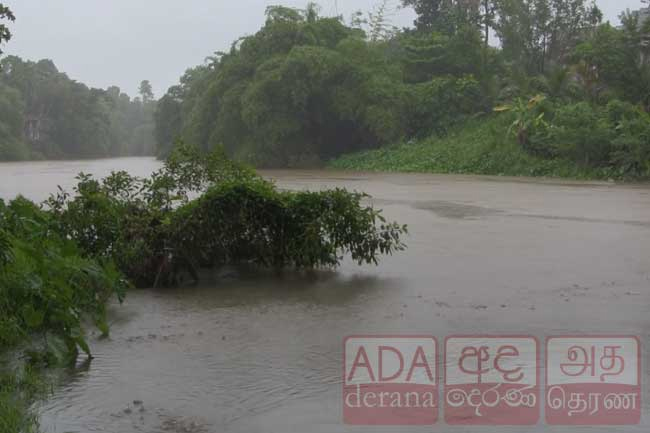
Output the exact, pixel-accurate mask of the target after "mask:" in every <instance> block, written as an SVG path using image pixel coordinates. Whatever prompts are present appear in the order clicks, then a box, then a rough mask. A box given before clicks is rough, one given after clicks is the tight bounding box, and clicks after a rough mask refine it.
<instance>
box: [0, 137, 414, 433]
mask: <svg viewBox="0 0 650 433" xmlns="http://www.w3.org/2000/svg"><path fill="white" fill-rule="evenodd" d="M78 180H79V183H78V185H77V186H76V187H75V189H74V192H73V193H72V194H69V193H67V192H65V191H62V190H60V191H59V192H58V193H57V194H55V195H52V196H51V197H50V199H49V200H47V202H45V203H44V204H43V206H37V205H35V204H34V203H32V202H30V201H28V200H27V199H24V198H21V197H19V198H17V199H15V200H13V201H11V202H10V203H8V204H5V203H4V202H2V201H0V357H3V359H4V358H6V356H7V351H8V349H11V348H16V347H17V346H19V347H20V353H24V354H25V355H26V356H24V357H23V359H22V362H18V363H17V366H16V367H12V366H11V363H10V362H3V363H2V367H1V368H0V433H9V432H11V433H15V432H17V431H28V429H29V428H30V427H31V426H33V423H32V421H33V420H32V419H31V418H30V416H29V412H28V411H27V409H26V408H27V407H28V406H27V404H26V402H27V401H28V400H29V399H30V398H31V396H32V393H33V392H34V391H33V390H34V382H33V380H32V379H31V378H32V377H33V376H31V375H30V371H32V370H31V369H33V368H40V367H43V366H52V365H61V364H69V363H70V362H74V360H75V359H76V358H77V354H78V351H79V349H81V350H82V351H83V352H85V353H86V354H87V355H88V356H90V348H89V346H88V343H87V342H86V339H85V337H84V330H83V327H82V324H83V323H84V322H85V320H83V319H84V318H86V317H87V318H91V319H92V322H93V323H94V324H95V325H96V326H97V328H98V329H99V330H100V331H101V334H103V335H107V334H108V332H109V329H108V325H107V321H106V308H105V305H106V302H107V301H108V300H109V299H110V298H111V297H114V296H116V297H117V298H118V299H120V300H121V299H122V297H123V296H124V295H125V293H126V289H127V288H128V287H130V286H132V285H135V286H146V287H151V286H154V287H157V286H160V285H177V284H180V283H181V282H184V281H182V280H184V279H185V277H189V278H191V279H192V280H194V281H196V280H197V279H198V278H199V274H198V271H199V270H200V269H202V268H213V267H216V266H219V265H223V264H234V263H247V264H253V265H257V266H261V267H267V268H275V269H281V268H291V269H313V268H319V267H335V266H337V265H338V264H339V263H340V261H341V260H342V258H343V256H344V255H345V254H349V255H350V257H351V258H352V259H353V260H355V261H356V262H358V263H359V264H362V263H375V264H376V263H378V260H379V256H380V255H382V254H392V253H393V252H395V251H400V250H403V249H404V244H403V243H402V241H401V235H402V234H403V233H405V231H406V227H404V226H399V225H397V224H396V223H390V222H386V221H385V220H384V218H383V217H382V216H381V213H380V211H377V210H375V209H373V208H372V207H368V206H365V205H363V204H362V200H363V199H364V197H365V196H364V195H363V194H358V193H350V192H347V191H345V190H340V189H337V190H331V191H322V192H306V191H305V192H282V191H279V190H277V189H276V188H275V186H274V185H273V184H272V183H270V182H268V181H265V180H263V179H262V178H260V177H259V176H257V175H256V174H255V173H254V171H252V170H251V169H248V168H246V167H244V166H241V165H239V164H235V163H233V162H231V161H229V160H228V159H226V158H224V156H223V154H222V152H220V151H219V150H217V151H215V152H213V153H211V154H210V155H205V154H203V153H201V152H200V151H199V150H198V149H196V148H193V147H190V146H185V145H182V144H181V145H179V146H178V147H176V148H175V149H174V150H173V151H172V152H171V153H170V156H169V158H168V160H167V161H166V163H165V165H164V168H162V169H161V170H159V171H157V172H156V173H154V174H153V175H152V177H151V178H147V179H140V178H135V177H132V176H130V175H128V174H127V173H124V172H118V173H113V174H111V175H110V176H109V177H107V178H106V179H103V180H101V181H100V180H95V179H93V178H92V177H91V176H89V175H85V174H80V175H79V176H78Z"/></svg>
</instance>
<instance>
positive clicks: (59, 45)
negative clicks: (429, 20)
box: [0, 0, 641, 96]
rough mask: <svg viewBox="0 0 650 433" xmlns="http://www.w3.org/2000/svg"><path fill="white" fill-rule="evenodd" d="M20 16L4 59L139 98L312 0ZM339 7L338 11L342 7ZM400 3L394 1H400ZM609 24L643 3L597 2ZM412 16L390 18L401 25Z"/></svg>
mask: <svg viewBox="0 0 650 433" xmlns="http://www.w3.org/2000/svg"><path fill="white" fill-rule="evenodd" d="M0 1H2V2H3V3H4V4H5V5H7V6H9V7H10V8H11V9H12V10H13V11H14V13H15V15H16V23H15V24H13V25H11V29H12V32H13V33H14V37H13V39H12V40H11V42H10V43H9V44H8V45H6V46H5V47H4V51H5V53H6V54H16V55H19V56H21V57H23V58H26V59H30V60H37V59H41V58H49V59H52V60H53V61H54V63H55V64H56V65H57V67H58V68H59V69H60V70H62V71H64V72H67V73H68V75H69V76H70V77H71V78H73V79H75V80H79V81H82V82H84V83H86V84H88V85H90V86H93V87H102V88H106V87H108V86H110V85H117V86H119V87H121V88H122V89H123V90H124V91H126V92H128V93H129V94H131V95H134V94H135V92H136V89H137V87H138V84H139V83H140V81H142V80H143V79H148V80H150V81H151V83H152V84H153V87H154V91H155V93H156V95H157V96H160V95H162V94H163V93H164V92H165V91H166V90H167V88H168V87H169V86H171V85H173V84H175V83H176V82H177V81H178V78H179V77H180V75H181V74H182V73H183V72H184V71H185V69H187V68H188V67H190V66H194V65H197V64H200V63H202V62H203V60H204V59H205V57H206V56H209V55H211V54H212V53H213V52H215V51H221V50H226V49H228V48H229V47H230V44H231V42H232V41H233V40H235V39H237V38H238V37H240V36H242V35H245V34H252V33H254V32H255V31H256V30H258V29H259V28H260V27H261V25H262V24H263V23H264V10H265V9H266V6H268V5H272V4H283V5H287V6H294V7H304V6H305V4H307V1H308V0H270V1H269V0H0ZM318 3H319V4H320V5H321V7H322V11H321V13H322V14H323V15H335V14H336V11H337V7H338V13H339V14H342V15H343V16H344V17H345V18H346V19H347V18H348V17H349V16H350V15H351V14H352V12H354V11H356V10H364V11H368V10H371V9H372V7H373V5H374V4H376V3H377V0H338V2H336V1H335V0H321V1H320V2H318ZM337 3H338V6H337ZM397 3H398V0H395V4H397ZM597 3H598V5H599V6H600V7H601V9H603V12H604V13H605V17H606V19H609V20H612V21H613V22H614V21H618V20H617V19H616V17H617V16H618V14H619V13H620V12H621V11H623V10H624V9H625V8H630V9H638V8H639V7H640V4H641V2H640V0H598V1H597ZM412 22H413V12H412V11H410V10H402V11H399V12H398V13H396V14H395V15H394V17H393V23H394V24H395V25H397V26H399V27H403V26H409V25H411V23H412Z"/></svg>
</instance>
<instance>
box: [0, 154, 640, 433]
mask: <svg viewBox="0 0 650 433" xmlns="http://www.w3.org/2000/svg"><path fill="white" fill-rule="evenodd" d="M158 166H159V163H158V162H157V161H155V160H153V159H148V158H123V159H114V160H99V161H83V162H77V161H71V162H26V163H3V164H0V197H3V198H5V199H6V198H9V197H13V196H15V195H16V194H23V195H25V196H26V197H28V198H31V199H35V200H43V199H45V198H46V197H47V196H48V194H49V193H51V192H54V191H55V189H56V186H57V185H62V186H64V187H66V188H68V189H69V188H70V187H71V185H73V184H74V180H73V177H74V175H75V174H76V173H77V172H79V171H84V172H87V173H93V174H97V175H105V174H107V173H108V172H110V171H111V170H126V171H128V172H130V173H132V174H136V175H147V174H148V173H150V172H151V171H152V170H154V169H155V168H156V167H158ZM262 174H263V175H264V176H266V177H268V178H271V179H274V180H275V181H276V182H277V184H278V186H279V187H281V188H286V189H321V188H330V187H345V188H349V189H354V190H359V191H364V192H367V193H369V194H371V195H372V196H373V199H372V200H373V202H374V204H375V205H376V206H377V207H381V208H383V209H384V213H385V215H386V216H387V217H388V218H390V219H396V220H398V221H399V222H400V223H405V224H408V225H409V231H410V234H409V236H408V237H407V239H406V241H407V244H408V250H407V251H405V252H403V253H399V254H397V255H395V256H392V257H387V258H384V259H383V260H382V261H381V263H380V265H379V266H378V267H374V266H363V267H357V266H356V265H354V264H352V263H350V262H349V261H346V262H345V263H344V264H343V266H342V267H341V268H340V269H338V270H336V271H319V272H314V273H310V274H308V275H304V274H294V273H290V272H288V273H285V274H284V275H281V276H278V275H276V274H272V275H269V274H265V273H259V272H252V271H250V270H245V269H222V270H219V271H218V272H215V275H214V278H212V279H208V280H207V281H206V282H205V283H203V284H201V285H200V286H199V287H192V288H182V289H171V290H138V291H132V292H131V293H129V295H128V297H127V299H126V302H125V303H124V304H123V305H121V306H120V305H112V306H111V311H110V314H111V325H112V328H111V329H112V330H111V337H110V339H108V340H98V339H97V338H95V337H92V336H91V338H90V340H91V342H92V350H93V352H94V355H95V359H94V360H93V361H92V363H90V364H83V363H82V364H80V365H79V367H78V368H77V369H75V370H74V371H70V372H68V373H67V374H66V375H65V377H64V378H63V379H62V381H61V382H62V383H61V385H60V386H58V387H56V388H55V389H54V392H53V395H51V396H50V398H48V399H47V400H46V401H44V402H41V403H39V404H38V407H37V408H38V412H39V414H40V416H41V423H42V427H43V430H44V431H46V432H55V433H63V432H116V433H117V432H119V433H131V432H192V433H197V432H241V433H257V432H259V433H291V432H295V433H319V432H322V433H332V432H358V431H373V432H375V431H379V432H395V431H400V432H401V431H404V432H430V431H435V432H447V431H449V432H462V431H481V432H485V431H487V432H491V431H494V432H512V433H515V432H547V431H548V432H558V433H559V432H571V431H589V432H591V431H594V432H596V431H598V432H613V431H616V432H619V431H620V432H647V431H649V426H650V419H648V418H647V417H644V418H643V420H642V422H641V425H640V426H630V427H602V428H597V427H583V428H574V429H571V428H564V427H549V426H545V425H543V423H542V422H541V421H540V424H538V425H537V426H531V427H498V428H494V429H490V428H480V427H479V428H478V430H477V429H476V428H469V427H452V426H447V425H445V423H444V422H442V421H439V422H438V424H437V425H436V426H434V427H431V426H429V427H409V428H406V427H400V428H395V427H371V428H369V429H364V428H360V427H351V426H346V425H344V424H343V423H342V420H341V410H342V409H341V405H342V404H341V382H342V377H341V376H342V373H341V371H342V365H341V358H342V352H343V339H344V337H345V336H347V335H359V334H427V335H428V334H430V335H434V336H436V337H437V339H438V340H439V342H441V343H442V342H443V341H444V338H445V337H446V336H448V335H452V334H517V335H519V334H530V335H534V336H536V337H538V338H539V340H540V341H542V342H543V341H544V338H545V337H546V336H549V335H556V334H603V333H604V334H634V335H638V336H639V337H640V338H641V342H642V351H643V359H644V360H647V359H648V356H647V355H648V351H647V347H648V346H649V343H650V187H649V186H648V185H617V184H613V183H589V182H570V181H558V180H532V179H513V178H493V177H474V176H442V175H425V174H368V173H342V172H331V171H264V172H263V173H262ZM641 371H642V374H641V376H642V377H643V381H644V383H645V384H647V383H649V379H650V363H648V362H646V363H644V364H643V365H642V370H641ZM642 398H643V410H644V412H646V413H647V411H648V408H649V407H650V405H649V402H650V394H649V392H648V388H647V387H646V388H645V389H644V391H643V392H642ZM134 401H137V404H134V403H133V402H134ZM140 401H141V402H142V403H141V404H140Z"/></svg>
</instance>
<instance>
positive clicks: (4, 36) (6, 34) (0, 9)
mask: <svg viewBox="0 0 650 433" xmlns="http://www.w3.org/2000/svg"><path fill="white" fill-rule="evenodd" d="M0 20H7V21H15V20H16V17H15V16H14V14H13V12H11V9H9V8H8V7H7V6H5V5H3V4H2V3H0ZM10 39H11V32H10V31H9V28H7V25H6V24H4V23H0V45H2V43H3V42H6V41H8V40H10ZM0 54H2V50H0Z"/></svg>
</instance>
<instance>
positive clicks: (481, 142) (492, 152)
mask: <svg viewBox="0 0 650 433" xmlns="http://www.w3.org/2000/svg"><path fill="white" fill-rule="evenodd" d="M508 126H509V124H508V119H507V118H505V117H490V118H487V119H474V120H471V121H468V122H467V123H466V124H465V125H463V126H462V127H461V128H457V129H455V130H453V131H451V133H449V134H448V135H446V136H444V137H436V136H432V137H428V138H425V139H422V140H418V141H412V142H409V143H401V144H398V145H394V146H388V147H384V148H381V149H376V150H371V151H365V152H359V153H354V154H349V155H344V156H342V157H340V158H338V159H335V160H333V161H331V162H330V164H329V167H331V168H335V169H343V170H360V171H389V172H391V171H392V172H422V173H454V174H485V175H497V176H547V177H565V178H574V179H609V178H610V177H612V175H611V173H610V171H609V170H607V169H602V168H600V169H596V168H590V167H584V166H580V165H576V164H575V163H574V162H572V161H569V160H566V159H559V158H558V159H544V158H540V157H536V156H533V155H530V154H528V153H526V152H524V151H523V150H522V149H521V147H520V146H519V145H518V144H517V142H516V140H515V138H514V137H512V136H510V135H508V134H507V132H506V131H507V130H508Z"/></svg>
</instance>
